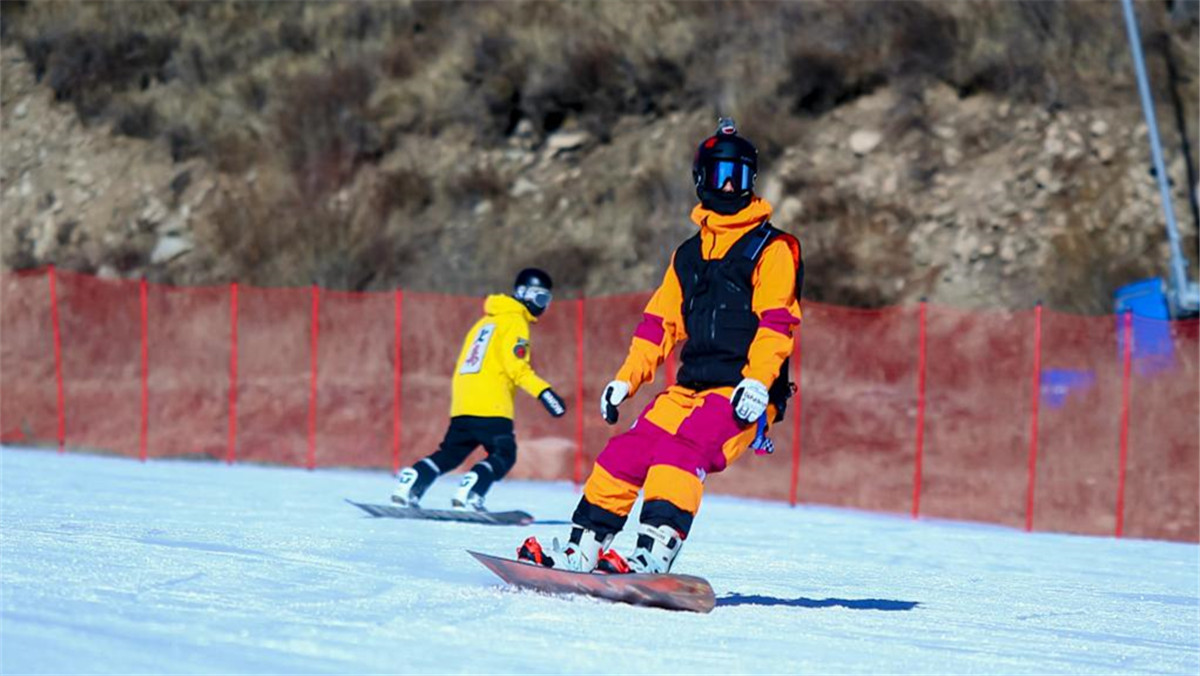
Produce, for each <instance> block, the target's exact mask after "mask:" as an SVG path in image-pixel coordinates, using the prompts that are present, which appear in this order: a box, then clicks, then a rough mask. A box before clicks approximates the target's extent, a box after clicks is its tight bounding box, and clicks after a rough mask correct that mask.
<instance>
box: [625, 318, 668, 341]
mask: <svg viewBox="0 0 1200 676" xmlns="http://www.w3.org/2000/svg"><path fill="white" fill-rule="evenodd" d="M664 335H666V331H664V330H663V319H662V317H659V316H658V315H652V314H650V313H649V312H647V313H644V314H642V323H641V324H638V327H637V330H636V331H634V332H633V337H634V338H641V339H642V340H646V341H649V342H651V343H654V344H655V345H662V340H663V336H664Z"/></svg>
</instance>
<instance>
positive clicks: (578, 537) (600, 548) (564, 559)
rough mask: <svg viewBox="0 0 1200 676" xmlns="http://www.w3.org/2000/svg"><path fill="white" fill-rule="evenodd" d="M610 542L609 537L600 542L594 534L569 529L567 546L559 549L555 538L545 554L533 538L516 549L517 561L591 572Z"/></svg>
mask: <svg viewBox="0 0 1200 676" xmlns="http://www.w3.org/2000/svg"><path fill="white" fill-rule="evenodd" d="M612 540H613V536H612V535H609V536H608V537H606V538H604V539H603V540H601V539H599V538H597V536H596V533H595V531H590V530H587V529H586V528H581V527H579V526H575V527H573V528H571V537H570V539H568V540H567V546H566V547H560V546H559V544H558V538H554V546H553V549H552V550H551V551H550V552H546V551H544V550H543V549H542V545H541V543H540V542H538V541H537V538H536V537H529V538H527V539H526V540H525V542H524V543H522V544H521V547H520V549H518V550H517V559H518V560H520V561H528V562H530V563H536V564H538V565H541V566H546V567H547V568H555V569H558V570H569V571H572V572H575V573H590V572H592V571H593V570H595V569H596V564H597V563H599V561H600V556H601V554H602V553H603V552H604V550H606V549H608V546H609V545H610V544H612Z"/></svg>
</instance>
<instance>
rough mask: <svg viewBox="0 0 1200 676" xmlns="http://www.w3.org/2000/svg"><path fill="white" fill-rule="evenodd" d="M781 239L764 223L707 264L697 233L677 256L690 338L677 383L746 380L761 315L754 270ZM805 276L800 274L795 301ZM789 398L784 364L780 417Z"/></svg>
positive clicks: (778, 384) (776, 389) (776, 399)
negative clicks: (756, 308) (756, 304)
mask: <svg viewBox="0 0 1200 676" xmlns="http://www.w3.org/2000/svg"><path fill="white" fill-rule="evenodd" d="M781 234H783V232H782V231H781V230H779V229H777V228H775V227H774V226H772V225H771V224H770V223H768V222H766V221H763V223H762V225H760V226H758V227H757V228H754V229H752V230H750V231H749V232H747V233H746V234H744V235H742V237H741V238H740V239H738V241H737V242H735V243H734V245H733V246H732V247H730V249H729V251H728V252H727V253H726V254H725V257H724V258H721V259H714V260H707V261H706V260H704V256H703V255H702V253H701V250H700V247H701V240H700V234H699V233H697V234H696V235H695V236H693V237H691V238H690V239H688V240H687V241H686V242H684V243H683V244H681V245H680V246H679V249H677V250H676V251H675V275H676V277H678V278H679V285H680V287H681V288H682V290H683V308H682V311H683V323H684V327H685V328H686V329H687V335H688V338H687V341H686V342H685V343H684V344H683V351H682V352H681V353H680V366H679V372H678V374H677V375H676V378H675V380H676V382H678V383H679V384H680V385H683V386H684V387H687V388H689V389H693V390H707V389H711V388H714V387H734V386H736V385H737V384H738V383H740V382H741V381H742V377H743V376H742V369H743V368H745V366H746V360H747V357H748V355H749V352H750V344H751V343H753V342H754V334H755V333H757V331H758V315H756V314H754V307H753V300H754V284H753V282H752V279H753V277H754V268H755V267H756V266H757V265H758V259H759V257H760V256H762V252H763V250H765V249H766V248H767V244H769V243H770V242H771V240H773V239H775V238H776V237H778V236H779V235H781ZM801 274H802V273H801V272H800V270H799V269H798V270H797V272H796V296H797V298H798V297H799V295H800V285H801V283H802V282H801V277H800V275H801ZM791 393H792V386H791V382H790V380H789V379H788V361H786V360H785V361H784V362H783V366H782V367H781V369H780V373H779V376H778V377H777V378H776V379H775V382H774V384H773V385H772V386H771V391H770V395H771V396H770V399H771V403H773V404H775V405H776V407H777V408H778V409H779V416H782V414H783V409H784V406H785V405H786V403H787V399H788V398H789V397H790V396H791ZM777 419H778V417H777Z"/></svg>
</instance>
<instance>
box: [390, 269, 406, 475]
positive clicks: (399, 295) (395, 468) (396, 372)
mask: <svg viewBox="0 0 1200 676" xmlns="http://www.w3.org/2000/svg"><path fill="white" fill-rule="evenodd" d="M395 298H396V313H395V315H396V331H395V333H396V335H395V340H394V344H393V347H392V474H393V475H395V474H398V473H399V472H400V397H401V393H400V373H401V371H402V369H401V362H400V359H401V352H400V331H401V329H402V328H403V325H404V323H403V322H404V291H402V290H399V289H397V290H396V293H395Z"/></svg>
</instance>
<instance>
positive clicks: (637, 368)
mask: <svg viewBox="0 0 1200 676" xmlns="http://www.w3.org/2000/svg"><path fill="white" fill-rule="evenodd" d="M682 310H683V289H682V288H681V287H680V286H679V278H678V277H677V276H676V275H675V256H674V255H672V256H671V264H670V265H669V266H667V273H666V274H665V275H663V281H662V284H660V285H659V287H658V290H657V291H655V292H654V295H653V296H651V297H650V302H649V303H647V304H646V309H645V311H644V312H643V313H642V321H641V323H640V324H638V327H637V329H636V330H635V331H634V332H633V341H632V342H631V344H630V345H629V355H628V356H627V357H625V363H624V364H623V365H622V366H621V369H620V370H619V371H617V378H616V379H617V380H624V381H625V382H627V383H629V394H630V396H632V395H633V394H634V393H636V392H637V390H638V388H639V387H641V386H642V384H644V383H649V382H654V372H655V371H656V370H657V369H658V365H659V364H661V363H663V361H664V360H665V359H666V358H667V355H669V354H671V350H672V349H674V348H675V343H677V342H679V341H681V340H684V339H686V338H687V331H686V330H685V329H684V327H683V314H682Z"/></svg>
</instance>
